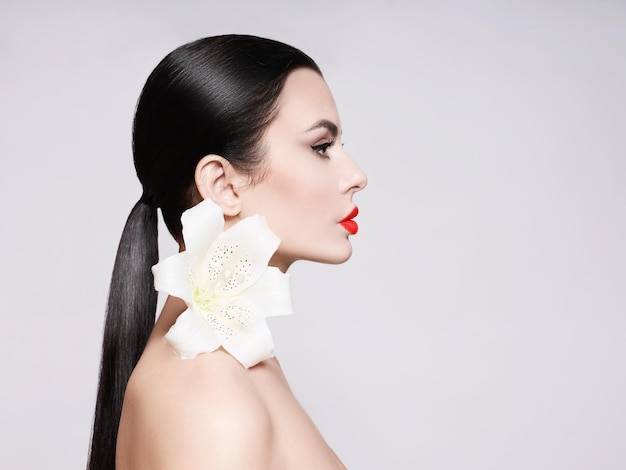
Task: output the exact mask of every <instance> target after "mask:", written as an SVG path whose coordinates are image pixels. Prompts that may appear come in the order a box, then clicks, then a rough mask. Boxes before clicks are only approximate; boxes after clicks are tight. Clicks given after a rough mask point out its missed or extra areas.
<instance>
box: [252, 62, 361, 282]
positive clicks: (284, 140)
mask: <svg viewBox="0 0 626 470" xmlns="http://www.w3.org/2000/svg"><path fill="white" fill-rule="evenodd" d="M264 144H265V150H266V162H265V164H266V171H265V176H264V178H263V179H262V180H261V181H260V182H258V183H256V184H254V185H250V186H248V187H246V188H244V189H242V192H241V193H240V195H241V196H242V198H243V199H242V200H243V205H242V212H241V214H240V216H241V217H247V216H250V215H253V214H261V215H263V216H264V217H265V218H266V220H267V223H268V225H269V227H270V228H271V229H272V231H273V232H274V233H275V234H276V235H277V236H278V237H279V238H280V239H281V244H280V246H279V248H278V250H277V251H276V253H275V254H274V256H273V258H272V260H271V261H270V264H271V265H273V266H278V267H279V268H281V269H282V270H283V271H284V270H286V269H287V268H288V267H289V265H290V264H291V263H292V262H294V261H296V260H298V259H305V260H310V261H319V262H323V263H342V262H344V261H346V260H347V259H348V258H349V257H350V255H351V253H352V247H351V245H350V241H349V240H348V237H349V236H350V235H351V232H355V231H356V224H355V223H350V222H347V223H346V222H345V219H346V218H348V217H349V216H350V214H351V213H353V210H354V209H355V204H354V203H353V202H352V196H353V195H354V193H356V192H357V191H360V190H361V189H363V188H364V187H365V185H366V184H367V177H366V176H365V174H364V173H363V171H361V169H360V168H359V167H358V166H356V164H355V163H354V162H353V161H352V159H351V158H350V156H349V155H348V154H347V153H346V151H345V150H344V148H343V146H342V145H341V122H340V120H339V114H338V112H337V107H336V105H335V101H334V99H333V96H332V94H331V92H330V90H329V88H328V86H327V85H326V82H325V81H324V79H323V78H322V77H321V76H320V75H319V74H318V73H316V72H314V71H313V70H310V69H297V70H295V71H293V72H292V73H291V74H290V75H289V76H288V77H287V80H286V82H285V85H284V88H283V90H282V92H281V95H280V97H279V100H278V114H277V116H276V118H275V120H274V121H273V122H272V124H271V125H270V126H269V128H268V130H267V132H266V134H265V136H264ZM342 221H344V223H342Z"/></svg>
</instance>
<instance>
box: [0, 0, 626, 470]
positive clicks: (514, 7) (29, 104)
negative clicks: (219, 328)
mask: <svg viewBox="0 0 626 470" xmlns="http://www.w3.org/2000/svg"><path fill="white" fill-rule="evenodd" d="M228 32H236V33H252V34H258V35H263V36H268V37H272V38H276V39H279V40H282V41H285V42H287V43H290V44H293V45H295V46H297V47H300V48H302V49H303V50H304V51H306V52H307V53H309V54H310V55H311V56H312V57H313V58H315V59H316V60H317V61H318V63H319V64H320V66H321V67H322V69H323V71H324V73H325V75H326V78H327V81H328V82H329V84H330V86H331V88H332V90H333V92H334V94H335V97H336V100H337V103H338V106H339V110H340V113H341V115H342V119H343V124H344V140H345V143H346V148H347V149H348V150H349V151H350V152H351V153H352V154H353V156H354V158H355V159H356V160H357V161H358V162H359V163H360V165H361V166H362V167H363V169H364V170H365V171H366V172H367V173H368V175H369V178H370V183H369V187H368V188H367V189H366V190H365V191H364V192H362V193H360V194H359V195H358V197H357V198H356V202H357V203H358V204H359V206H360V207H361V215H360V216H359V218H358V221H359V223H360V226H361V231H360V232H359V234H358V235H357V236H355V237H354V238H353V240H354V242H353V245H354V251H355V252H354V255H353V257H352V259H351V260H350V261H349V262H348V263H346V264H344V265H341V266H324V265H316V264H312V263H299V264H296V265H294V267H293V268H292V270H291V273H292V276H293V295H294V303H295V308H296V312H297V313H296V315H294V316H292V317H289V318H277V319H273V320H272V325H271V326H272V328H273V331H274V336H275V341H276V347H277V354H278V356H279V358H280V359H281V361H282V364H283V367H284V369H285V372H286V374H287V377H288V379H289V381H290V383H291V385H292V387H293V389H294V391H295V393H296V395H297V396H298V397H299V399H300V400H301V402H302V403H303V405H304V406H305V408H306V409H307V410H308V411H309V413H310V414H311V416H312V417H313V419H314V421H315V422H316V423H317V425H318V426H319V428H320V429H321V431H322V432H323V434H324V435H325V437H326V438H327V440H328V442H329V443H330V445H331V446H332V447H333V448H334V449H335V450H336V452H337V453H338V454H339V456H340V457H341V458H342V459H343V460H344V462H345V463H346V465H347V466H348V468H350V469H352V470H354V469H363V470H368V469H374V470H379V469H384V470H386V469H433V470H435V469H459V468H463V469H481V470H482V469H509V470H513V469H534V470H538V469H550V470H554V469H568V470H569V469H624V468H626V403H625V398H624V397H625V396H626V378H625V366H626V341H625V339H626V329H625V327H626V325H625V323H626V319H625V315H624V314H625V313H626V294H625V289H624V287H625V284H626V269H625V265H626V251H625V248H624V240H625V237H626V222H625V210H624V203H625V201H626V189H625V188H626V143H625V140H626V139H625V135H624V134H625V130H626V91H625V90H626V86H625V84H626V2H618V1H608V0H605V1H592V0H589V1H564V0H563V1H519V2H513V1H511V2H487V1H473V2H469V1H468V2H462V1H458V2H450V1H445V2H436V1H414V2H409V1H399V0H387V1H361V2H357V1H343V2H340V1H327V0H317V1H314V2H312V1H307V2H288V1H286V0H284V1H278V0H274V1H264V2H254V1H231V2H217V1H178V2H174V1H171V2H166V1H147V0H146V1H142V0H135V1H121V0H119V1H109V2H100V3H98V2H82V3H79V2H74V3H71V2H64V1H57V2H45V1H31V2H28V1H27V2H18V1H13V2H8V1H6V0H5V1H3V2H2V5H1V7H0V59H1V62H0V70H1V73H0V93H1V97H0V99H1V105H0V136H1V141H0V158H1V159H2V171H0V192H1V199H0V210H1V220H2V222H1V224H2V225H1V228H0V237H1V238H0V241H1V246H2V248H1V250H2V251H1V256H2V259H1V271H0V310H1V312H2V325H1V327H0V336H1V337H0V356H1V357H2V371H1V377H2V385H1V386H0V416H1V418H0V422H1V424H0V430H1V433H2V436H1V439H0V467H2V468H3V469H63V470H67V469H74V468H83V467H84V462H85V459H86V454H87V446H88V440H89V433H90V426H91V420H92V414H93V405H94V401H95V392H96V382H97V374H98V370H97V369H98V361H99V355H100V344H101V328H102V321H103V314H104V305H105V301H106V295H107V289H108V282H109V276H110V271H111V268H112V265H113V259H114V255H115V249H116V246H117V243H118V240H119V236H120V234H121V230H122V226H123V224H124V221H125V219H126V217H127V215H128V212H129V211H130V208H131V207H132V205H133V204H134V203H135V201H136V200H137V199H138V197H139V195H140V188H139V184H138V183H137V181H136V179H135V175H134V169H133V167H132V161H131V154H130V127H131V119H132V114H133V108H134V105H135V101H136V99H137V96H138V94H139V91H140V89H141V87H142V85H143V83H144V81H145V79H146V77H147V75H148V74H149V72H150V71H151V69H152V68H153V67H154V66H155V65H156V63H157V62H158V61H159V60H160V59H161V58H162V57H163V56H164V55H165V54H166V53H167V52H169V51H170V50H171V49H173V48H175V47H176V46H178V45H180V44H182V43H184V42H187V41H189V40H192V39H197V38H199V37H202V36H208V35H213V34H220V33H228ZM162 245H163V247H162V252H163V254H164V255H166V254H169V253H171V252H173V251H174V249H175V248H174V245H173V243H172V242H170V241H169V239H168V238H167V234H166V233H162Z"/></svg>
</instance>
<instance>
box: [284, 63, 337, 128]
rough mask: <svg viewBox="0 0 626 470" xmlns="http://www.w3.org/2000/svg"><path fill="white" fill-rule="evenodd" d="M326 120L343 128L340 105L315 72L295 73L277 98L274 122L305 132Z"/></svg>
mask: <svg viewBox="0 0 626 470" xmlns="http://www.w3.org/2000/svg"><path fill="white" fill-rule="evenodd" d="M324 119H325V120H329V121H331V122H333V123H335V124H336V125H337V127H340V122H339V113H338V112H337V106H336V104H335V100H334V98H333V95H332V93H331V92H330V89H329V88H328V85H327V84H326V81H325V80H324V79H323V78H322V76H321V75H320V74H319V73H317V72H315V71H314V70H311V69H305V68H301V69H296V70H294V71H293V72H291V73H290V74H289V76H288V77H287V79H286V80H285V84H284V86H283V89H282V91H281V93H280V96H279V98H278V113H277V115H276V120H275V121H274V123H275V124H277V125H284V126H288V127H290V128H293V129H294V130H296V129H299V130H300V131H302V132H304V131H306V130H307V129H309V128H310V127H311V126H312V125H314V124H315V123H316V122H319V121H320V120H324Z"/></svg>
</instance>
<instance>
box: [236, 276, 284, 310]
mask: <svg viewBox="0 0 626 470" xmlns="http://www.w3.org/2000/svg"><path fill="white" fill-rule="evenodd" d="M243 295H245V297H246V299H248V301H249V302H251V303H252V304H254V306H255V308H256V309H258V311H259V312H263V313H264V314H265V316H266V317H273V316H276V315H290V314H291V313H293V306H292V304H291V278H290V276H289V274H285V273H283V272H281V271H280V269H278V268H274V267H268V268H267V269H266V270H265V273H264V274H263V277H261V279H259V280H258V281H257V282H256V283H255V284H253V285H252V286H250V287H248V288H247V289H246V290H245V291H244V293H243Z"/></svg>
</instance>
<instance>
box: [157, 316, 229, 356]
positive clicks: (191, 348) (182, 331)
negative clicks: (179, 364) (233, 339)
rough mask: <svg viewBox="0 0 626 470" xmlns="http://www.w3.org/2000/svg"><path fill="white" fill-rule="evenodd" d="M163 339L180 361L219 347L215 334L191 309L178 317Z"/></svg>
mask: <svg viewBox="0 0 626 470" xmlns="http://www.w3.org/2000/svg"><path fill="white" fill-rule="evenodd" d="M165 339H166V340H167V341H168V342H169V343H170V344H171V345H172V346H173V347H174V350H175V351H176V353H177V354H178V355H179V356H180V357H181V358H182V359H193V358H194V357H196V356H197V355H198V354H201V353H204V352H213V351H215V350H216V349H217V348H219V347H220V340H219V338H218V337H217V335H216V334H215V332H214V331H213V330H212V329H211V327H210V326H209V325H208V324H207V322H206V321H204V320H203V319H202V318H200V316H199V315H198V314H197V313H195V312H194V311H192V310H191V309H187V310H185V311H184V312H183V313H181V314H180V315H179V317H178V319H177V320H176V323H174V325H173V326H172V327H171V328H170V329H169V331H168V332H167V334H166V335H165Z"/></svg>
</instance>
